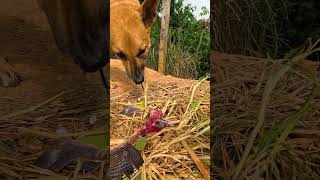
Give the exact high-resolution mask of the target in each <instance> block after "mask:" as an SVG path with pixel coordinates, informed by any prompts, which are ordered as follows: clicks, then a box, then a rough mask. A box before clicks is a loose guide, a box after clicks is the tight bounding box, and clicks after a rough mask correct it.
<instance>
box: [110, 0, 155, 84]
mask: <svg viewBox="0 0 320 180" xmlns="http://www.w3.org/2000/svg"><path fill="white" fill-rule="evenodd" d="M159 2H160V0H145V1H144V2H143V3H142V5H141V4H140V2H139V0H111V1H110V49H111V51H112V53H115V54H116V55H117V56H118V58H120V59H121V60H122V62H123V65H124V66H125V68H126V72H127V74H128V76H129V78H130V79H132V80H133V81H134V82H135V83H136V84H140V83H142V82H143V81H144V66H145V61H146V58H147V54H148V50H149V48H150V33H151V26H152V24H153V23H154V21H155V20H156V17H157V16H156V15H157V9H158V6H159Z"/></svg>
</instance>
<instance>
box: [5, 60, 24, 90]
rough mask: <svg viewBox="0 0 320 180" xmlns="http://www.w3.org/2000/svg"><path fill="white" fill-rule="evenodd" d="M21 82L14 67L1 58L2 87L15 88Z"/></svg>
mask: <svg viewBox="0 0 320 180" xmlns="http://www.w3.org/2000/svg"><path fill="white" fill-rule="evenodd" d="M20 82H21V78H20V76H19V75H18V74H17V73H16V72H15V71H14V69H13V67H12V66H11V65H10V64H9V63H8V62H7V61H6V60H5V59H4V58H2V57H0V86H2V87H14V86H17V85H19V83H20Z"/></svg>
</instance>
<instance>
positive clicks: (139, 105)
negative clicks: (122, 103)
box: [134, 102, 145, 109]
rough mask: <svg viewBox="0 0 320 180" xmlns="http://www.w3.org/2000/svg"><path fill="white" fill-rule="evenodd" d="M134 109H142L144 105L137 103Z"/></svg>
mask: <svg viewBox="0 0 320 180" xmlns="http://www.w3.org/2000/svg"><path fill="white" fill-rule="evenodd" d="M134 107H136V108H139V109H144V107H145V105H144V102H141V103H137V104H136V105H135V106H134Z"/></svg>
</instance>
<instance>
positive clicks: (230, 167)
mask: <svg viewBox="0 0 320 180" xmlns="http://www.w3.org/2000/svg"><path fill="white" fill-rule="evenodd" d="M317 43H318V42H316V43H315V44H313V45H310V47H309V48H308V49H307V50H306V51H305V52H303V53H301V54H299V55H297V56H295V57H294V58H292V59H289V60H266V59H259V58H253V57H245V56H240V55H224V54H220V53H215V52H213V53H212V57H213V58H212V59H214V60H213V61H212V62H211V63H212V64H211V67H213V68H212V76H213V77H214V83H213V86H212V88H213V108H212V112H213V119H214V123H213V124H214V126H213V130H212V132H213V140H215V141H213V147H212V152H213V161H214V164H213V166H212V167H213V168H212V171H213V172H214V176H215V177H220V178H221V177H223V178H225V179H292V178H297V179H301V178H302V179H305V178H307V179H308V178H317V177H319V176H320V168H319V167H320V165H319V164H320V156H319V152H320V146H319V140H320V138H319V137H320V124H319V120H320V111H319V109H320V106H319V104H320V103H319V102H320V96H319V93H320V87H319V82H320V73H319V67H320V64H319V62H310V61H305V60H304V59H305V58H306V57H307V56H308V55H309V54H311V53H313V52H315V51H319V48H318V49H317V48H316V46H317Z"/></svg>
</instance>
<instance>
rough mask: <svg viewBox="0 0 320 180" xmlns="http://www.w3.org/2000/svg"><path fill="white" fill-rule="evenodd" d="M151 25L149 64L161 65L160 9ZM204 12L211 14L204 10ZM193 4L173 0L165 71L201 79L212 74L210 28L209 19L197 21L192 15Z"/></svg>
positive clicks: (204, 13) (154, 66) (152, 65)
mask: <svg viewBox="0 0 320 180" xmlns="http://www.w3.org/2000/svg"><path fill="white" fill-rule="evenodd" d="M161 7H162V2H161V4H160V8H159V13H158V18H157V21H156V22H155V24H154V25H153V27H152V36H151V41H152V47H151V49H150V52H149V58H148V60H147V66H148V67H150V68H152V69H156V70H157V68H158V56H159V45H160V27H161V16H160V15H161V11H162V8H161ZM202 11H203V12H202V13H203V15H206V14H208V13H209V11H208V9H206V8H203V9H202ZM193 12H194V7H191V6H184V4H183V0H171V7H170V25H169V26H170V27H169V41H168V52H167V57H166V58H167V62H166V74H170V75H173V76H177V77H181V78H192V79H198V78H201V77H203V76H205V75H207V74H208V73H209V56H210V30H209V22H208V21H209V20H197V19H196V18H195V16H194V15H193ZM206 22H207V23H208V26H206V25H205V24H206Z"/></svg>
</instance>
